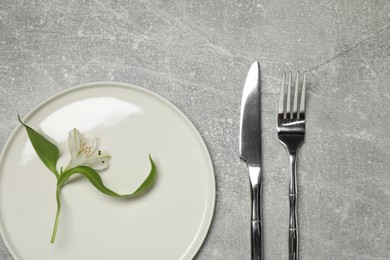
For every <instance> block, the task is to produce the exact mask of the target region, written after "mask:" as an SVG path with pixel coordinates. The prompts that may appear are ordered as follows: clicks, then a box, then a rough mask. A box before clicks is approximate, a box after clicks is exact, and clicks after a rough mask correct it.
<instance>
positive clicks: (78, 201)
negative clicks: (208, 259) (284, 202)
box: [0, 83, 215, 260]
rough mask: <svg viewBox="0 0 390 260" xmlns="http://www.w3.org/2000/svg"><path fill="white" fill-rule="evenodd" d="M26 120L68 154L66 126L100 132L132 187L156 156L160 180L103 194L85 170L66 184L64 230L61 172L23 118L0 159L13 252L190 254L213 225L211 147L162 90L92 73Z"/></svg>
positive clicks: (118, 185)
mask: <svg viewBox="0 0 390 260" xmlns="http://www.w3.org/2000/svg"><path fill="white" fill-rule="evenodd" d="M24 122H25V123H26V124H27V125H29V126H31V127H32V128H34V129H38V131H39V132H40V133H44V134H45V136H49V137H50V138H51V140H53V142H54V143H55V144H57V146H58V147H59V149H60V155H61V157H60V160H59V161H58V165H57V167H58V168H60V167H61V166H64V167H65V166H66V165H67V163H68V162H69V159H70V155H69V149H68V142H67V139H68V132H69V130H71V129H73V128H77V129H79V130H80V132H82V133H84V134H91V135H96V136H97V137H98V140H99V146H101V147H102V148H104V149H106V150H107V151H109V152H110V154H111V156H112V159H111V161H110V166H109V168H108V169H106V170H105V171H103V172H101V177H102V179H103V182H104V183H105V185H106V186H107V187H109V188H111V189H112V190H114V191H116V192H118V193H128V192H131V191H134V190H135V189H136V188H137V187H138V186H139V185H140V184H141V183H142V182H143V180H144V179H145V178H146V176H147V175H148V173H149V170H150V164H149V161H148V155H149V154H151V155H152V157H153V159H154V161H155V163H156V166H157V179H156V182H155V184H154V186H153V187H152V188H151V189H150V190H149V191H148V192H146V193H145V194H144V195H142V196H140V197H137V198H135V199H131V200H128V199H118V198H112V197H109V196H106V195H104V194H102V193H101V192H100V191H98V190H97V189H95V187H94V186H92V185H91V184H90V183H89V181H88V180H87V179H85V178H76V179H74V180H73V181H72V182H71V183H69V184H68V185H66V186H65V187H64V188H63V189H62V192H61V198H62V210H61V217H60V223H59V228H58V232H57V239H56V241H55V243H54V244H50V237H51V232H52V228H53V224H54V217H55V212H56V200H55V188H56V179H55V176H54V175H53V174H52V173H51V172H50V171H49V170H48V169H47V168H46V166H45V165H44V164H43V163H42V162H41V161H40V159H39V158H38V156H37V155H36V153H35V151H34V150H33V148H32V145H31V143H30V141H29V139H28V138H27V134H26V131H25V129H24V128H23V127H22V126H21V125H19V126H18V127H17V128H16V129H15V131H14V132H13V134H12V135H11V137H10V139H9V140H8V142H7V144H6V145H5V147H4V149H3V152H2V157H1V161H0V228H1V234H2V237H3V239H4V241H5V243H6V245H7V247H8V249H9V250H10V252H11V254H12V255H13V256H14V258H15V259H18V260H36V259H39V260H69V259H94V260H99V259H101V260H107V259H140V260H142V259H148V260H149V259H191V258H192V257H194V256H195V254H196V252H197V251H198V249H199V248H200V246H201V244H202V243H203V240H204V238H205V237H206V234H207V231H208V229H209V226H210V223H211V220H212V216H213V212H214V203H215V179H214V172H213V168H212V163H211V160H210V156H209V153H208V151H207V148H206V146H205V144H204V142H203V139H202V138H201V136H200V135H199V133H198V131H197V130H196V129H195V127H194V126H193V125H192V123H191V122H190V121H189V119H188V118H187V117H186V116H185V115H184V114H183V113H182V112H181V111H180V110H179V109H177V108H176V107H175V106H173V105H172V104H171V103H169V102H168V101H166V100H165V99H163V98H162V97H160V96H158V95H156V94H154V93H152V92H150V91H147V90H145V89H143V88H139V87H135V86H132V85H127V84H121V83H91V84H86V85H82V86H79V87H75V88H71V89H69V90H66V91H64V92H61V93H59V94H57V95H55V96H53V97H51V98H49V99H48V100H46V101H45V102H43V103H42V104H41V105H39V106H38V107H37V108H36V109H34V110H33V111H32V112H31V113H30V114H29V115H28V116H27V117H26V118H24Z"/></svg>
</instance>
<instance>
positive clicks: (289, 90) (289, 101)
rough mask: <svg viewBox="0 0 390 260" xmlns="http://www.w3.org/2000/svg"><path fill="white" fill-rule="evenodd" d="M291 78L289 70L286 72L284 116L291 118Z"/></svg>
mask: <svg viewBox="0 0 390 260" xmlns="http://www.w3.org/2000/svg"><path fill="white" fill-rule="evenodd" d="M291 80H292V73H291V71H290V72H289V74H288V87H287V103H286V117H287V118H291V115H290V111H291Z"/></svg>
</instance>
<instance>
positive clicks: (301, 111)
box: [299, 71, 306, 114]
mask: <svg viewBox="0 0 390 260" xmlns="http://www.w3.org/2000/svg"><path fill="white" fill-rule="evenodd" d="M305 92H306V71H305V73H304V74H303V82H302V91H301V104H300V106H299V113H300V114H301V113H305Z"/></svg>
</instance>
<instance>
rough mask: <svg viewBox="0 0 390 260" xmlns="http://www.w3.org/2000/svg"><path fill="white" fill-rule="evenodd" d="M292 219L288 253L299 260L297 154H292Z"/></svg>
mask: <svg viewBox="0 0 390 260" xmlns="http://www.w3.org/2000/svg"><path fill="white" fill-rule="evenodd" d="M290 170H291V171H290V173H291V176H290V196H289V199H290V218H289V222H290V223H289V238H288V240H289V241H288V251H289V260H298V216H297V215H298V214H297V181H296V180H297V154H296V152H290Z"/></svg>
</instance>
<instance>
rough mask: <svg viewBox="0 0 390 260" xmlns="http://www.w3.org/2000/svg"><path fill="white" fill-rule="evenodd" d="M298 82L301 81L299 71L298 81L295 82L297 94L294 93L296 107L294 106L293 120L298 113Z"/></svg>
mask: <svg viewBox="0 0 390 260" xmlns="http://www.w3.org/2000/svg"><path fill="white" fill-rule="evenodd" d="M298 81H299V71H298V72H297V79H296V80H295V89H294V90H295V91H294V92H295V93H294V106H293V112H292V115H291V118H293V117H294V115H296V114H297V112H298V87H299V86H298Z"/></svg>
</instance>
